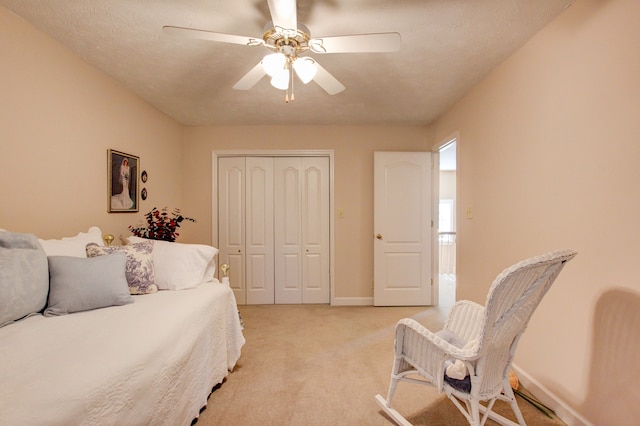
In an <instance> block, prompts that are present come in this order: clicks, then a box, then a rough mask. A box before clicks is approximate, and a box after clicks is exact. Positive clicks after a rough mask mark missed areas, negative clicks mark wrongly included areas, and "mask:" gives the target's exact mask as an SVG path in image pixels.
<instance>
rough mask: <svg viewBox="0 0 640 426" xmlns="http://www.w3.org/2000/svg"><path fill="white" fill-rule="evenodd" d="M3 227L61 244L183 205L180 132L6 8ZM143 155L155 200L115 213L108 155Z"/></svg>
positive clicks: (0, 134)
mask: <svg viewBox="0 0 640 426" xmlns="http://www.w3.org/2000/svg"><path fill="white" fill-rule="evenodd" d="M0 52H2V56H1V58H2V59H1V61H2V65H1V66H0V93H1V94H2V95H1V96H2V101H1V102H0V160H1V161H2V167H0V194H1V199H2V207H1V208H0V228H5V229H10V230H13V231H18V232H33V233H35V234H36V235H38V236H39V237H42V238H58V237H61V236H68V235H75V234H77V233H78V232H79V231H86V230H87V228H88V227H89V226H92V225H97V226H99V227H100V228H101V229H102V230H103V231H104V232H110V233H113V234H114V235H116V236H118V235H120V234H123V235H125V236H126V235H129V232H128V230H127V227H128V225H135V224H136V223H138V222H139V221H140V220H141V218H142V213H143V212H146V211H147V210H149V209H150V208H151V207H153V206H154V205H155V204H158V206H159V207H161V206H164V205H169V206H174V205H179V204H180V203H181V201H182V180H181V179H182V175H181V173H180V172H181V162H180V159H181V156H182V153H181V146H180V142H181V141H182V131H183V129H182V126H180V125H178V124H177V123H176V122H175V121H173V120H171V119H169V118H168V117H167V116H165V115H164V114H162V113H160V112H159V111H157V110H155V109H153V108H152V107H150V106H149V105H148V104H146V103H145V102H143V101H142V100H141V99H139V98H138V97H136V96H134V95H132V94H131V93H130V92H128V91H127V90H125V89H124V88H123V87H122V86H121V85H119V84H117V83H116V82H115V81H114V80H113V79H111V78H110V77H108V76H106V75H105V74H102V73H100V72H99V71H96V69H94V68H92V67H91V66H89V65H88V64H87V63H86V62H84V61H82V60H81V59H80V58H79V57H77V56H75V55H74V54H73V53H72V52H70V51H69V50H67V49H65V48H64V47H62V46H61V45H60V44H58V43H57V42H55V41H54V40H52V39H51V38H50V37H48V36H46V35H44V34H42V33H40V32H39V31H37V30H36V29H34V27H32V26H31V25H29V24H27V23H25V22H24V21H23V20H22V19H21V18H18V17H17V16H15V15H14V14H13V13H12V12H9V11H8V10H7V9H5V8H4V7H1V6H0ZM109 148H112V149H117V150H120V151H124V152H126V153H129V154H133V155H137V156H140V161H141V166H142V168H143V169H145V170H147V171H148V173H149V181H148V183H147V184H146V186H147V189H148V192H149V195H150V197H149V199H148V200H147V201H142V202H141V211H140V213H139V214H136V213H117V214H115V213H112V214H109V213H107V149H109Z"/></svg>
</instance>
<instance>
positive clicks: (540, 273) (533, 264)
mask: <svg viewBox="0 0 640 426" xmlns="http://www.w3.org/2000/svg"><path fill="white" fill-rule="evenodd" d="M576 254H577V253H576V252H575V251H572V250H562V251H556V252H551V253H547V254H544V255H541V256H536V257H532V258H529V259H526V260H523V261H521V262H518V263H516V264H515V265H513V266H510V267H509V268H507V269H505V270H504V271H502V273H500V275H498V276H497V277H496V279H495V280H494V281H493V284H492V285H491V288H490V289H489V293H488V295H487V300H486V303H485V311H484V321H483V324H482V326H481V329H480V341H479V345H480V352H481V353H482V356H481V357H480V358H479V359H478V363H477V365H476V373H477V374H478V375H479V376H481V386H480V389H476V390H477V391H478V392H479V396H480V397H481V398H482V397H483V396H484V397H486V396H491V395H495V394H496V393H497V392H500V390H501V389H502V384H503V379H504V377H506V375H508V373H509V369H510V367H511V361H512V360H513V355H514V353H515V349H516V346H517V344H518V340H519V338H520V336H521V335H522V333H523V332H524V330H525V328H526V327H527V324H528V323H529V319H530V318H531V315H532V314H533V312H534V311H535V309H536V308H537V306H538V305H539V304H540V301H541V300H542V298H543V296H544V295H545V294H546V293H547V291H548V290H549V288H550V287H551V284H553V282H554V281H555V279H556V278H557V277H558V274H560V271H562V268H563V267H564V265H565V263H566V262H568V261H569V260H571V259H573V257H575V255H576Z"/></svg>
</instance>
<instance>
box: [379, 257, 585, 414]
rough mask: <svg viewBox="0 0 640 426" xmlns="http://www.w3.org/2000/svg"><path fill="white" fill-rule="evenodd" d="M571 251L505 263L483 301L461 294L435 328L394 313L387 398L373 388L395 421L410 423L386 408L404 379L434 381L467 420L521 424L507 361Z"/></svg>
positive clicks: (408, 380)
mask: <svg viewBox="0 0 640 426" xmlns="http://www.w3.org/2000/svg"><path fill="white" fill-rule="evenodd" d="M576 254H577V253H576V252H575V251H572V250H563V251H557V252H552V253H548V254H545V255H541V256H536V257H532V258H530V259H526V260H523V261H521V262H518V263H516V264H515V265H513V266H511V267H509V268H507V269H505V270H504V271H503V272H502V273H501V274H500V275H498V276H497V277H496V279H495V280H494V281H493V284H492V285H491V288H490V289H489V294H488V296H487V300H486V304H485V307H483V306H481V305H479V304H477V303H474V302H470V301H466V300H461V301H458V302H456V303H455V304H454V305H453V307H452V308H451V311H450V312H449V315H448V317H447V320H446V322H445V325H444V328H443V329H442V330H441V331H439V332H437V333H433V332H431V331H429V330H428V329H427V328H425V327H423V326H422V325H420V324H419V323H417V322H416V321H414V320H413V319H410V318H405V319H402V320H400V321H399V322H398V324H397V326H396V337H395V362H394V364H393V370H392V372H391V384H390V386H389V393H388V395H387V399H386V400H385V399H384V398H383V397H382V396H381V395H376V401H377V402H378V404H379V405H380V407H382V409H383V410H384V411H385V412H386V413H387V414H388V415H389V416H391V418H392V419H393V420H394V421H395V422H397V423H398V424H399V425H405V426H410V425H411V423H409V422H408V421H407V420H406V419H405V418H404V417H403V416H402V415H401V414H400V413H399V412H398V411H396V410H395V409H393V408H391V399H392V398H393V394H394V392H395V390H396V386H397V384H398V382H400V381H404V382H410V383H418V384H425V385H431V386H435V387H436V388H437V389H438V391H439V392H444V393H445V394H446V395H447V396H448V397H449V399H451V401H453V403H454V404H455V406H456V407H457V408H458V409H459V410H460V411H461V412H462V413H463V414H464V416H465V417H466V418H467V420H468V421H469V423H470V424H471V425H472V426H479V425H484V423H485V421H486V420H487V418H491V419H493V420H495V421H496V422H498V423H500V424H502V425H510V426H511V425H517V424H520V425H522V426H524V425H525V421H524V418H523V417H522V413H521V412H520V409H519V408H518V404H517V402H516V399H515V396H514V394H513V390H512V389H511V386H510V384H509V371H510V368H511V362H512V361H513V356H514V354H515V350H516V346H517V345H518V340H519V339H520V336H521V335H522V333H523V332H524V330H525V328H526V327H527V323H528V322H529V319H530V318H531V315H532V314H533V311H534V310H535V309H536V307H537V306H538V304H539V303H540V301H541V300H542V297H543V296H544V295H545V293H546V292H547V290H549V287H551V284H553V282H554V280H555V279H556V278H557V276H558V274H559V273H560V271H562V268H563V267H564V265H565V263H566V262H567V261H569V260H571V259H573V257H574V256H575V255H576ZM460 373H462V374H460ZM465 373H466V374H465ZM411 375H418V376H421V378H413V377H409V376H411ZM452 376H453V377H452ZM498 399H500V400H503V401H506V402H508V403H509V405H510V406H511V408H512V409H513V412H514V413H515V416H516V418H517V420H518V423H514V422H513V421H511V420H509V419H507V418H505V417H503V416H500V415H499V414H497V413H494V412H493V411H491V410H492V408H493V405H494V403H495V402H496V400H498ZM480 401H482V402H485V403H486V405H483V404H480ZM463 403H464V405H463ZM481 412H482V413H483V414H484V415H483V416H482V418H480V413H481Z"/></svg>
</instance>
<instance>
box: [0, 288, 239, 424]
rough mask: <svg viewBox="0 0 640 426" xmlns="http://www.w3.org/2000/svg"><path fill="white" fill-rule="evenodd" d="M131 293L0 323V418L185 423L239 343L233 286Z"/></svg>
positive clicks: (225, 371)
mask: <svg viewBox="0 0 640 426" xmlns="http://www.w3.org/2000/svg"><path fill="white" fill-rule="evenodd" d="M50 296H51V295H50ZM131 298H132V299H133V302H132V303H126V304H122V305H120V306H110V307H105V308H101V309H91V310H86V311H81V312H74V313H71V314H68V315H59V316H49V317H47V316H44V315H42V314H40V313H36V314H33V315H30V316H28V317H26V318H23V319H20V320H19V321H16V322H14V323H11V324H8V325H5V326H3V327H0V425H18V424H19V425H48V426H49V425H65V426H66V425H96V424H100V425H150V424H153V425H172V426H174V425H189V424H191V423H192V421H193V419H195V418H197V417H198V415H199V412H200V410H201V409H202V407H204V406H205V405H206V403H207V398H208V396H209V394H210V393H211V390H212V388H213V387H214V386H216V385H217V384H219V383H221V382H222V381H223V380H224V379H225V377H226V376H227V375H228V374H229V372H230V371H232V369H233V368H234V366H235V364H236V362H237V361H238V359H239V357H240V352H241V348H242V346H243V344H244V343H245V340H244V337H243V335H242V325H241V323H240V319H239V316H238V310H237V306H236V301H235V298H234V295H233V291H232V290H231V289H230V288H229V286H228V284H227V283H221V282H218V281H217V280H215V279H209V280H207V281H206V282H202V283H199V284H198V285H197V286H195V287H191V288H186V289H180V290H160V291H156V292H154V293H152V294H143V295H133V296H131Z"/></svg>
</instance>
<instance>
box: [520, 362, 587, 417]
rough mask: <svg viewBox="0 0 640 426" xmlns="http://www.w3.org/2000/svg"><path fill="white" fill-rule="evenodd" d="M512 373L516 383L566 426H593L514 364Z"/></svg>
mask: <svg viewBox="0 0 640 426" xmlns="http://www.w3.org/2000/svg"><path fill="white" fill-rule="evenodd" d="M512 367H513V371H515V373H516V376H518V381H519V382H520V383H521V384H522V386H524V387H525V388H526V389H527V391H529V392H531V393H532V394H533V395H535V397H536V399H539V400H540V402H542V403H543V404H544V405H546V406H547V407H549V408H551V409H552V410H553V411H555V413H556V416H558V417H559V418H560V419H561V420H562V421H563V422H565V423H566V424H567V425H568V426H593V423H591V422H590V421H589V420H587V419H585V418H584V417H583V416H582V415H580V413H578V412H577V411H576V410H574V409H573V408H571V407H570V406H569V405H568V404H567V403H566V402H565V401H564V400H562V398H560V397H559V396H558V395H556V394H554V393H553V392H551V391H550V390H549V389H547V388H546V387H545V386H544V385H543V384H542V383H540V382H538V381H537V380H536V379H534V378H533V377H531V376H530V375H529V374H527V372H526V371H524V370H522V369H521V368H520V367H518V366H517V365H516V364H512Z"/></svg>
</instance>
